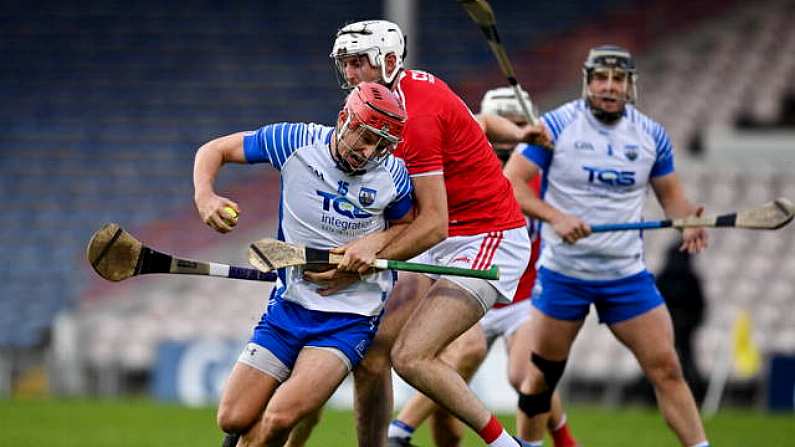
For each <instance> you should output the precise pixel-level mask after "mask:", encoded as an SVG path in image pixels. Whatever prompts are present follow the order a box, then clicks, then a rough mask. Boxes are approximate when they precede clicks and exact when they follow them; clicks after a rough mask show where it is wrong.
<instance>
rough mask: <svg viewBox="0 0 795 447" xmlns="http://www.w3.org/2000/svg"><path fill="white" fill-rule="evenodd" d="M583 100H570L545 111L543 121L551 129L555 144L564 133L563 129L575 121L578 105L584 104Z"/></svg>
mask: <svg viewBox="0 0 795 447" xmlns="http://www.w3.org/2000/svg"><path fill="white" fill-rule="evenodd" d="M581 102H582V100H577V101H572V102H568V103H566V104H564V105H562V106H560V107H558V108H557V109H555V110H552V111H549V112H547V113H545V114H544V115H543V116H542V117H541V121H542V122H543V123H544V125H545V126H546V127H547V129H549V133H550V134H552V144H553V145H554V144H555V143H557V141H558V137H559V136H560V134H561V133H563V129H565V128H566V127H567V126H568V125H569V124H571V122H572V121H574V118H575V117H576V115H577V109H578V107H581V106H582V104H581Z"/></svg>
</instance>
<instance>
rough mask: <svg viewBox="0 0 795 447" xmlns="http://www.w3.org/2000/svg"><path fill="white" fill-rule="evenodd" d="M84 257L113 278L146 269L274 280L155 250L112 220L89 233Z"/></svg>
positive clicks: (255, 272) (120, 278) (267, 275)
mask: <svg viewBox="0 0 795 447" xmlns="http://www.w3.org/2000/svg"><path fill="white" fill-rule="evenodd" d="M86 257H87V258H88V262H89V264H91V267H92V268H93V269H94V271H95V272H97V274H98V275H99V276H101V277H103V278H105V279H107V280H108V281H114V282H117V281H123V280H125V279H127V278H130V277H133V276H138V275H145V274H148V273H168V274H178V275H201V276H216V277H220V278H231V279H248V280H253V281H270V282H272V281H276V274H275V273H263V272H260V271H259V270H254V269H252V268H247V267H236V266H232V265H227V264H219V263H217V262H204V261H194V260H191V259H184V258H178V257H175V256H172V255H169V254H166V253H162V252H159V251H157V250H155V249H153V248H149V247H147V246H146V245H144V244H142V243H141V242H140V241H139V240H138V239H136V238H135V237H134V236H132V235H131V234H130V233H128V232H126V231H124V229H123V228H122V227H120V226H119V225H118V224H115V223H111V224H106V225H104V226H103V227H102V228H100V229H99V230H97V231H96V232H95V233H94V234H93V235H92V236H91V240H90V241H89V242H88V246H87V247H86Z"/></svg>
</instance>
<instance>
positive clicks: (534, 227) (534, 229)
mask: <svg viewBox="0 0 795 447" xmlns="http://www.w3.org/2000/svg"><path fill="white" fill-rule="evenodd" d="M527 185H528V186H529V187H530V189H531V190H533V191H535V193H536V196H537V197H541V175H536V176H535V177H533V178H532V179H530V181H529V182H527ZM539 224H540V222H539V221H538V220H536V219H533V218H531V217H528V218H527V232H528V234H529V235H530V262H529V263H528V264H527V269H526V270H525V271H524V273H523V274H522V277H521V278H519V286H518V287H517V288H516V293H515V294H514V295H513V302H511V303H510V304H502V303H496V304H495V305H494V308H499V307H505V306H511V305H513V304H516V303H519V302H521V301H524V300H528V299H530V296H531V295H532V294H533V286H535V284H536V262H537V261H538V256H539V255H540V254H541V234H540V229H541V228H540V227H541V226H540V225H539Z"/></svg>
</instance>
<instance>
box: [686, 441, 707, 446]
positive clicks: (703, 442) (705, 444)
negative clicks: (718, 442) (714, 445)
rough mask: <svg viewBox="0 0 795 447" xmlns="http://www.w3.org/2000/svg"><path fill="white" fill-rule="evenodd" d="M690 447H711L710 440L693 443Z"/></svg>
mask: <svg viewBox="0 0 795 447" xmlns="http://www.w3.org/2000/svg"><path fill="white" fill-rule="evenodd" d="M690 447H709V441H702V442H699V443H698V444H693V445H691V446H690Z"/></svg>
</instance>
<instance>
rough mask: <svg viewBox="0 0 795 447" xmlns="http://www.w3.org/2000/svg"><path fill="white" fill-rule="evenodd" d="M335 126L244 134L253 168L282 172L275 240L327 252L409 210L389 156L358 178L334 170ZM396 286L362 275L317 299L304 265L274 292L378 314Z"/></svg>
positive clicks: (328, 308)
mask: <svg viewBox="0 0 795 447" xmlns="http://www.w3.org/2000/svg"><path fill="white" fill-rule="evenodd" d="M332 131H333V128H331V127H326V126H320V125H317V124H303V123H280V124H272V125H268V126H265V127H263V128H261V129H259V130H257V131H256V132H254V133H252V134H251V135H247V136H245V137H244V140H243V141H244V149H245V154H246V160H247V161H248V162H249V163H270V164H271V165H272V166H273V167H274V168H276V169H278V170H279V171H281V175H282V187H281V202H280V205H279V234H278V238H279V239H280V240H283V241H285V242H289V243H295V244H301V245H305V246H309V247H314V248H321V249H329V248H333V247H337V246H340V245H343V244H345V243H347V242H350V241H352V240H354V239H358V238H360V237H362V236H364V235H367V234H370V233H374V232H377V231H381V230H383V229H385V228H386V223H387V221H388V220H397V219H399V218H401V217H403V216H404V215H405V214H406V213H407V212H408V211H409V210H410V209H411V206H412V198H411V181H410V179H409V176H408V172H407V171H406V167H405V166H404V164H403V161H402V160H400V159H399V158H396V157H393V156H391V155H390V156H389V157H387V158H386V159H385V160H384V161H383V162H382V163H381V164H380V165H379V166H378V167H376V168H373V169H371V170H369V171H367V172H365V173H362V174H358V175H348V174H346V173H344V172H343V171H341V170H340V169H339V168H337V166H336V164H335V162H334V159H333V158H332V157H331V148H330V146H329V143H330V141H331V135H332ZM393 283H394V274H393V272H391V271H382V272H379V273H375V274H372V275H368V276H365V280H364V281H360V282H357V283H355V284H353V285H351V286H350V287H348V288H346V289H345V290H343V291H341V292H339V293H337V294H334V295H331V296H320V295H318V294H317V293H316V290H317V288H318V287H317V286H316V285H314V284H312V283H310V282H307V281H305V280H304V279H303V270H302V269H301V268H300V267H288V268H286V269H284V270H279V279H278V281H277V288H276V292H275V293H277V294H280V295H281V296H282V297H283V298H284V299H287V300H290V301H294V302H296V303H299V304H300V305H302V306H303V307H305V308H307V309H314V310H320V311H324V312H344V313H354V314H359V315H368V316H369V315H377V314H379V313H380V312H381V309H382V308H383V305H384V301H385V300H386V298H387V297H388V296H389V293H390V292H391V290H392V285H393Z"/></svg>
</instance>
